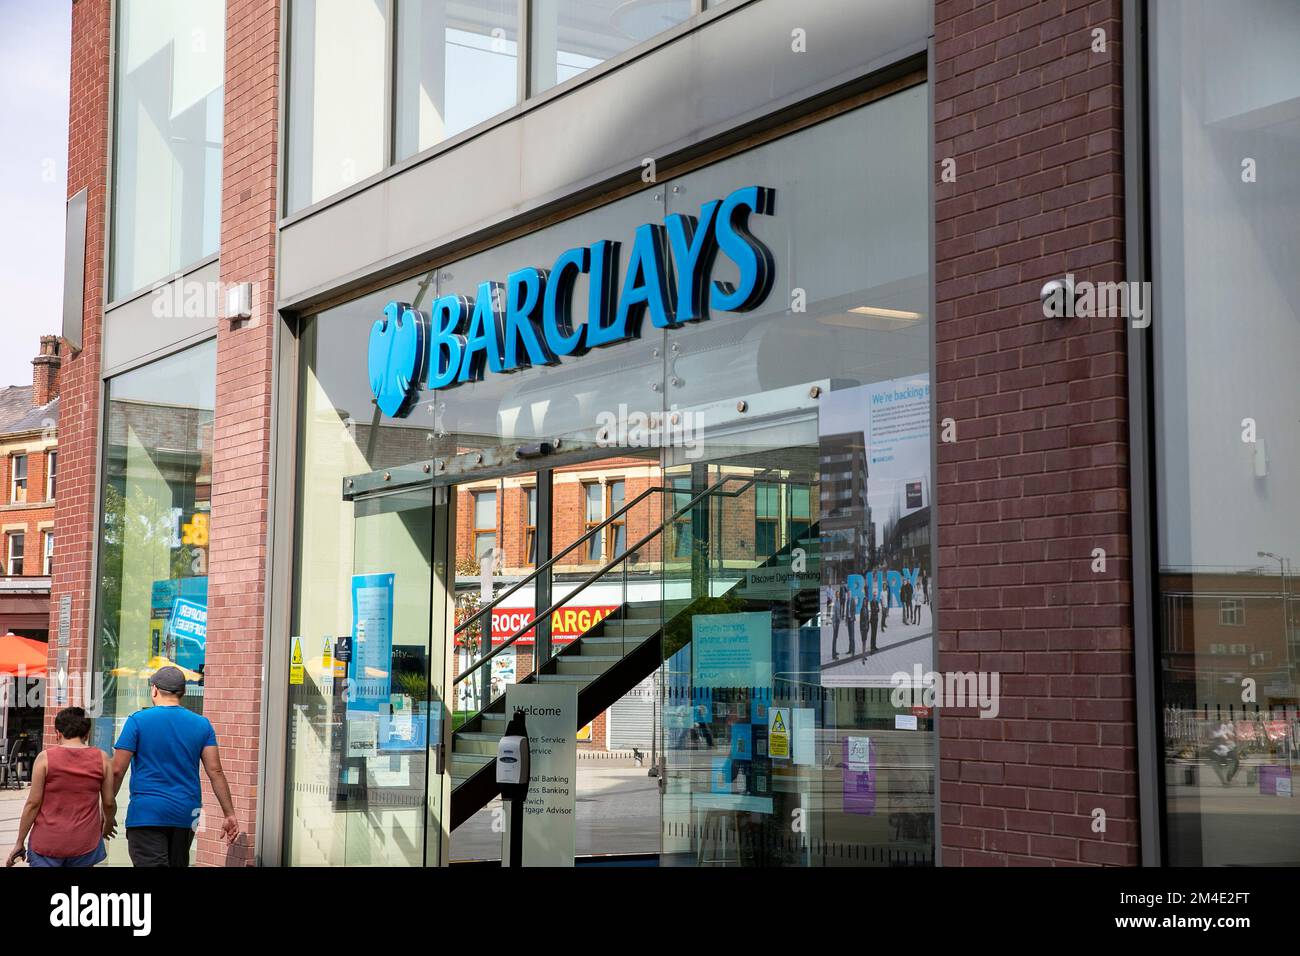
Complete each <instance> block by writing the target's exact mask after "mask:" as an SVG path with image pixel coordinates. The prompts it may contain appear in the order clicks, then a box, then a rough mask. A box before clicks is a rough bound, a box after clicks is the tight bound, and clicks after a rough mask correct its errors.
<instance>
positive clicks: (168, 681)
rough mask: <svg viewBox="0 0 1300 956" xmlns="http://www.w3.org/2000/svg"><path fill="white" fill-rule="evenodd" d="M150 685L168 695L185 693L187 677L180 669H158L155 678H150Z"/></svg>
mask: <svg viewBox="0 0 1300 956" xmlns="http://www.w3.org/2000/svg"><path fill="white" fill-rule="evenodd" d="M149 683H151V684H153V686H154V687H157V688H158V689H159V690H160V691H162V692H163V693H166V694H183V693H185V675H184V674H183V673H181V669H180V668H179V667H160V668H158V670H156V671H155V672H154V675H153V677H150V678H149Z"/></svg>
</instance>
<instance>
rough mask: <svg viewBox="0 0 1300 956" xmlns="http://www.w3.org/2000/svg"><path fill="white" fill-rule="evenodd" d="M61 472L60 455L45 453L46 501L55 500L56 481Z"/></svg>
mask: <svg viewBox="0 0 1300 956" xmlns="http://www.w3.org/2000/svg"><path fill="white" fill-rule="evenodd" d="M58 471H59V453H58V452H57V451H51V452H46V453H45V500H46V501H53V500H54V479H55V477H56V476H57V475H58Z"/></svg>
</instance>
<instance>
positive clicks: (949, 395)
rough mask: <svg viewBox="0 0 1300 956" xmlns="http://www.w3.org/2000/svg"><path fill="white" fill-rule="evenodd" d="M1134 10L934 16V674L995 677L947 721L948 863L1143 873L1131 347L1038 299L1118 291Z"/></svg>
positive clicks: (958, 4) (1056, 2) (1103, 1)
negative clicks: (1128, 18) (998, 684)
mask: <svg viewBox="0 0 1300 956" xmlns="http://www.w3.org/2000/svg"><path fill="white" fill-rule="evenodd" d="M1120 9H1121V2H1120V0H1097V2H1071V0H1050V2H1035V0H996V2H978V3H977V2H975V0H940V2H938V3H937V4H936V9H935V43H936V48H935V49H936V62H935V78H936V83H935V89H934V111H935V124H936V128H935V157H936V161H937V162H938V164H939V166H938V168H936V170H935V176H936V184H937V185H936V201H937V210H936V212H937V220H936V244H937V249H936V276H935V279H936V283H937V294H936V300H937V309H938V311H937V314H936V336H937V349H938V367H937V378H936V400H937V405H938V418H939V419H940V420H942V419H945V418H951V419H953V421H954V422H955V424H956V430H957V439H958V440H957V441H956V442H955V443H951V444H946V443H943V442H940V444H939V474H938V481H937V487H938V501H939V506H940V508H939V554H940V565H941V574H942V581H941V584H942V588H941V591H940V600H941V606H942V613H941V616H940V619H939V620H940V624H941V630H940V635H939V642H940V643H939V669H940V670H941V671H956V670H962V671H970V670H975V669H980V670H989V671H998V672H1000V674H1001V680H1002V688H1001V689H1002V700H1001V713H1000V715H999V717H998V718H997V719H992V720H989V719H979V718H978V717H976V716H974V712H973V711H964V712H957V713H954V712H952V711H949V712H946V713H944V714H943V716H942V717H941V719H940V757H941V780H942V782H941V804H942V838H941V839H942V846H943V862H944V864H945V865H966V866H970V865H1011V864H1022V863H1035V864H1135V863H1136V862H1137V859H1138V853H1137V837H1138V834H1137V822H1136V816H1137V811H1136V795H1137V780H1136V774H1135V763H1136V756H1135V750H1134V741H1133V729H1132V728H1133V721H1134V701H1133V693H1134V691H1133V678H1132V673H1133V665H1132V644H1133V635H1132V630H1131V620H1132V612H1131V600H1132V599H1131V593H1130V590H1131V589H1130V587H1129V584H1128V574H1129V569H1128V556H1129V553H1130V552H1129V540H1128V534H1127V529H1128V520H1129V516H1128V509H1129V501H1128V493H1127V488H1128V475H1127V448H1126V438H1127V408H1126V404H1125V395H1126V383H1125V352H1124V346H1125V338H1124V336H1125V328H1124V324H1123V322H1122V321H1120V320H1117V319H1112V320H1105V319H1073V320H1058V319H1047V318H1044V316H1043V312H1042V307H1041V305H1040V303H1039V299H1038V295H1039V289H1040V287H1041V285H1042V283H1043V282H1044V281H1046V280H1048V279H1050V278H1053V277H1057V276H1062V275H1064V274H1065V273H1066V272H1073V273H1075V275H1076V276H1077V278H1079V279H1090V280H1093V281H1104V280H1119V279H1121V278H1123V275H1122V263H1123V247H1122V242H1121V228H1122V222H1121V217H1122V213H1123V208H1122V203H1123V195H1122V183H1121V175H1122V162H1121V144H1122V126H1121V123H1122V116H1121V102H1122V98H1121V91H1120V83H1121V75H1122V53H1121V47H1120V44H1119V40H1120V22H1119V17H1120ZM1096 27H1100V28H1102V29H1104V30H1105V32H1106V39H1107V50H1106V52H1104V53H1099V52H1098V53H1095V52H1092V50H1091V49H1090V47H1091V44H1092V42H1093V35H1092V30H1093V29H1094V28H1096ZM945 158H952V159H955V160H956V181H955V182H953V183H944V182H942V181H941V179H940V175H941V172H942V168H943V167H942V163H943V160H944V159H945ZM1094 548H1104V549H1105V551H1106V554H1107V566H1106V571H1105V573H1103V574H1094V573H1093V572H1092V570H1091V561H1092V550H1093V549H1094ZM1094 808H1101V809H1102V810H1104V811H1105V814H1106V831H1105V832H1104V833H1094V832H1092V828H1091V823H1092V816H1091V815H1092V813H1093V810H1094Z"/></svg>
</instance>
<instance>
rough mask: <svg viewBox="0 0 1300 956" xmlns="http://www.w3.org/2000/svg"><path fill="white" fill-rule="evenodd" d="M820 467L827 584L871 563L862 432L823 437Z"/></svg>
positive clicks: (872, 535)
mask: <svg viewBox="0 0 1300 956" xmlns="http://www.w3.org/2000/svg"><path fill="white" fill-rule="evenodd" d="M819 445H820V456H819V459H820V467H821V514H822V520H821V530H822V540H823V541H824V542H825V544H824V545H823V550H822V560H823V562H824V564H825V566H826V568H827V571H828V577H827V579H826V581H827V583H838V582H841V581H843V580H844V578H845V576H846V575H848V574H853V573H859V574H860V573H862V572H863V571H864V570H865V569H866V568H868V567H870V566H871V565H872V563H873V562H874V551H875V530H874V528H873V526H872V524H871V506H870V505H869V504H867V441H866V436H864V435H863V433H862V432H845V433H843V434H840V435H823V436H821V439H820V441H819Z"/></svg>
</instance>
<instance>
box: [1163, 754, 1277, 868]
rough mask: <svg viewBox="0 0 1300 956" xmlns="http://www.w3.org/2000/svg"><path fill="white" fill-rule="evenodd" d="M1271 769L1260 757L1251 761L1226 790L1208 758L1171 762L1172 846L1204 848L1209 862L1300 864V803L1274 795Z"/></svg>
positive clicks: (1244, 763) (1196, 861)
mask: <svg viewBox="0 0 1300 956" xmlns="http://www.w3.org/2000/svg"><path fill="white" fill-rule="evenodd" d="M1268 766H1270V764H1268V763H1267V762H1264V758H1262V757H1261V756H1260V755H1252V756H1250V757H1247V758H1246V759H1244V760H1242V762H1241V767H1240V769H1239V770H1238V772H1237V773H1236V774H1234V775H1233V778H1232V780H1231V782H1230V783H1229V784H1228V785H1227V786H1225V785H1224V784H1223V783H1222V782H1220V777H1219V776H1218V775H1216V773H1215V771H1214V768H1213V766H1212V765H1211V763H1210V761H1209V760H1208V759H1201V760H1175V761H1171V762H1170V763H1169V764H1167V765H1166V770H1165V777H1166V787H1167V790H1168V804H1167V806H1168V815H1169V831H1170V843H1171V845H1172V846H1174V847H1196V848H1199V851H1200V852H1201V854H1202V855H1203V856H1202V859H1204V860H1205V861H1213V862H1214V863H1216V864H1223V865H1228V866H1233V865H1240V866H1249V865H1255V866H1258V865H1266V866H1300V799H1297V798H1295V797H1293V796H1280V795H1276V794H1275V793H1274V792H1268V791H1269V790H1270V789H1271V790H1276V779H1275V778H1272V779H1271V778H1270V776H1269V774H1268V773H1267V771H1266V768H1267V767H1268ZM1261 782H1262V786H1263V788H1264V789H1263V791H1262V790H1261ZM1171 862H1173V863H1175V865H1199V864H1200V862H1201V859H1186V860H1178V859H1175V860H1173V861H1171Z"/></svg>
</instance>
